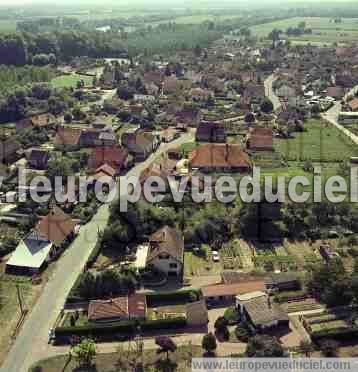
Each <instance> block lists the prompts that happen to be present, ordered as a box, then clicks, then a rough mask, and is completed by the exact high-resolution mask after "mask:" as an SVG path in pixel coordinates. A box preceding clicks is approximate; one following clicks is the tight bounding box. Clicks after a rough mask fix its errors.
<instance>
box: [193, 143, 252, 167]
mask: <svg viewBox="0 0 358 372" xmlns="http://www.w3.org/2000/svg"><path fill="white" fill-rule="evenodd" d="M189 161H190V165H191V167H193V168H248V169H249V168H251V162H250V159H249V156H248V155H247V154H246V153H245V152H244V151H243V150H242V149H241V146H240V145H236V144H207V145H202V146H199V147H198V148H196V149H195V150H194V151H193V152H192V153H191V154H190V156H189Z"/></svg>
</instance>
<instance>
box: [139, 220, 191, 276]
mask: <svg viewBox="0 0 358 372" xmlns="http://www.w3.org/2000/svg"><path fill="white" fill-rule="evenodd" d="M146 263H147V265H153V266H154V267H156V268H157V269H158V270H160V271H162V272H164V273H166V274H167V275H168V276H180V275H181V274H182V271H183V263H184V240H183V237H182V235H181V234H180V233H179V232H178V231H177V230H176V229H174V228H171V227H169V226H165V227H163V228H162V229H160V230H158V231H156V232H155V233H154V234H152V235H151V237H150V238H149V250H148V255H147V260H146Z"/></svg>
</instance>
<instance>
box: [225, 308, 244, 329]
mask: <svg viewBox="0 0 358 372" xmlns="http://www.w3.org/2000/svg"><path fill="white" fill-rule="evenodd" d="M224 318H225V319H226V320H227V322H228V324H229V325H233V324H237V323H239V321H240V314H239V312H238V311H237V309H235V308H234V307H229V308H228V309H226V310H225V313H224Z"/></svg>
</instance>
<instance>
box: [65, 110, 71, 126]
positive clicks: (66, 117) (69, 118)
mask: <svg viewBox="0 0 358 372" xmlns="http://www.w3.org/2000/svg"><path fill="white" fill-rule="evenodd" d="M63 120H64V121H65V123H67V124H70V123H71V122H72V115H71V113H70V112H66V113H65V115H64V117H63Z"/></svg>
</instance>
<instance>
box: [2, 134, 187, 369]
mask: <svg viewBox="0 0 358 372" xmlns="http://www.w3.org/2000/svg"><path fill="white" fill-rule="evenodd" d="M193 138H194V133H193V132H189V133H185V134H184V135H183V136H182V137H180V138H178V139H177V140H176V141H173V142H171V143H166V144H162V145H161V146H160V147H159V149H158V150H157V151H156V153H155V154H152V156H150V157H149V158H148V159H147V160H146V161H144V162H143V163H140V164H137V165H136V166H135V167H134V168H132V169H131V170H130V171H129V172H128V175H130V176H133V175H139V174H140V173H141V172H142V171H143V170H144V169H145V168H146V167H148V166H149V165H150V164H151V163H152V162H153V161H154V160H155V159H156V157H158V156H160V155H161V154H162V153H164V152H165V151H167V150H168V149H171V148H175V147H178V146H180V145H181V144H183V143H186V142H188V141H191V140H193ZM108 218H109V205H107V204H106V205H103V206H101V207H100V208H99V210H98V212H97V214H96V215H95V216H94V217H93V219H92V220H91V221H90V222H89V223H88V224H87V225H85V226H83V227H82V228H81V231H80V233H79V236H78V237H77V238H76V240H75V241H74V242H73V243H72V244H71V246H70V247H69V248H68V249H67V250H66V251H65V252H64V254H63V255H62V256H61V257H60V259H59V261H58V262H57V267H56V270H55V272H54V273H53V275H52V277H51V278H50V280H49V282H48V283H47V284H46V286H45V288H44V291H43V293H42V294H41V296H40V298H39V300H38V301H37V303H36V305H35V307H34V309H33V310H32V312H31V313H30V315H29V316H28V318H27V319H26V321H25V324H24V326H23V328H22V330H21V331H20V333H19V335H18V337H17V339H16V341H15V343H14V345H13V347H12V349H11V350H10V352H9V354H8V356H7V359H6V360H5V362H4V364H3V366H2V368H1V369H0V372H28V369H29V367H30V366H31V365H32V364H33V363H35V362H36V361H37V360H39V356H41V357H42V356H43V355H45V356H46V355H47V350H48V348H49V345H48V344H47V341H48V331H49V329H50V328H51V327H52V326H53V324H54V322H55V320H56V318H57V315H58V313H59V310H60V309H61V308H62V307H63V305H64V303H65V300H66V297H67V295H68V293H69V291H70V290H71V288H72V286H73V284H74V282H75V281H76V279H77V277H78V275H79V274H80V273H81V272H82V270H83V267H84V266H85V263H86V261H87V259H88V257H89V256H90V254H91V252H92V251H93V249H94V247H95V245H96V242H97V233H98V231H99V230H103V229H104V228H105V227H106V225H107V223H108Z"/></svg>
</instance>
